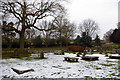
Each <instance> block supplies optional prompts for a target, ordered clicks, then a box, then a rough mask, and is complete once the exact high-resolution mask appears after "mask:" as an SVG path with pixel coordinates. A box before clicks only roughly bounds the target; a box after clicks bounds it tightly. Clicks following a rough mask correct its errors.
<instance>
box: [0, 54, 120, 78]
mask: <svg viewBox="0 0 120 80" xmlns="http://www.w3.org/2000/svg"><path fill="white" fill-rule="evenodd" d="M35 56H37V55H36V54H34V55H32V57H35ZM89 56H98V57H99V60H97V61H85V60H82V59H81V57H78V58H79V60H78V62H67V61H64V57H76V54H69V53H65V55H54V54H53V53H45V57H47V59H32V60H22V59H3V60H0V64H2V65H0V68H2V75H0V76H1V77H0V78H2V77H10V78H86V77H87V78H88V77H92V78H103V77H107V78H114V77H115V78H118V77H119V78H120V76H119V75H118V74H119V71H118V60H117V59H109V58H108V57H105V56H104V55H102V54H93V55H89ZM19 66H20V67H19ZM13 67H16V68H18V69H20V68H21V69H24V67H27V68H32V69H34V70H35V71H33V72H26V73H24V74H17V73H16V72H14V71H13V70H12V69H11V68H13Z"/></svg>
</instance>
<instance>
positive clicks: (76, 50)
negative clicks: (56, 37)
mask: <svg viewBox="0 0 120 80" xmlns="http://www.w3.org/2000/svg"><path fill="white" fill-rule="evenodd" d="M68 50H69V51H73V52H83V51H84V50H85V48H84V47H82V46H68Z"/></svg>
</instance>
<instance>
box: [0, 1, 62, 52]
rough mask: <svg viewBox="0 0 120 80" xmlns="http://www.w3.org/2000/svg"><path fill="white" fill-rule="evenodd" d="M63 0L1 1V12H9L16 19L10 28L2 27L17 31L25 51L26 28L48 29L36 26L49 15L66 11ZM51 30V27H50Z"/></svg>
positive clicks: (21, 47)
mask: <svg viewBox="0 0 120 80" xmlns="http://www.w3.org/2000/svg"><path fill="white" fill-rule="evenodd" d="M60 2H61V0H35V1H31V0H7V1H1V2H0V4H1V5H0V9H1V12H2V13H3V14H4V15H6V14H9V15H11V16H12V17H13V18H15V19H16V21H14V24H15V25H11V26H10V29H8V28H7V27H5V26H4V27H2V29H3V30H5V31H15V32H16V33H18V34H19V36H20V49H21V51H24V35H25V30H26V29H31V27H33V28H35V29H38V30H40V31H43V30H44V31H47V30H46V29H41V28H39V27H38V26H36V24H37V22H38V21H39V20H41V19H43V18H45V17H48V16H55V15H56V14H58V13H59V12H64V7H63V6H62V5H61V4H60ZM49 30H50V29H49Z"/></svg>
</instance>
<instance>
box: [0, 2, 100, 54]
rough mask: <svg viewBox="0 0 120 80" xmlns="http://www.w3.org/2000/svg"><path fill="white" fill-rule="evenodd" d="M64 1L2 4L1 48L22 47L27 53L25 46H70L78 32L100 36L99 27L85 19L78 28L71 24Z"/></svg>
mask: <svg viewBox="0 0 120 80" xmlns="http://www.w3.org/2000/svg"><path fill="white" fill-rule="evenodd" d="M63 1H65V0H62V1H61V0H37V1H36V0H35V1H34V0H33V1H29V0H19V1H18V0H9V1H0V4H1V5H0V11H1V13H2V19H1V20H2V30H3V33H2V47H13V48H14V47H19V48H20V51H22V52H24V47H31V46H33V47H41V46H46V47H47V46H67V45H70V42H71V40H73V39H74V36H75V33H76V32H77V31H78V32H79V34H80V35H81V36H82V34H83V32H85V33H86V35H87V36H89V37H90V38H93V37H94V36H95V35H97V30H98V25H97V23H96V22H95V21H94V20H91V19H86V20H84V21H83V22H82V23H80V24H79V26H78V28H77V27H76V25H75V24H74V23H71V22H70V21H69V20H68V19H67V12H66V9H65V7H64V6H63V4H62V3H63ZM90 38H89V39H90ZM90 40H91V39H90Z"/></svg>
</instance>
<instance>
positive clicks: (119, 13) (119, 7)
mask: <svg viewBox="0 0 120 80" xmlns="http://www.w3.org/2000/svg"><path fill="white" fill-rule="evenodd" d="M118 29H120V1H119V2H118Z"/></svg>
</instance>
